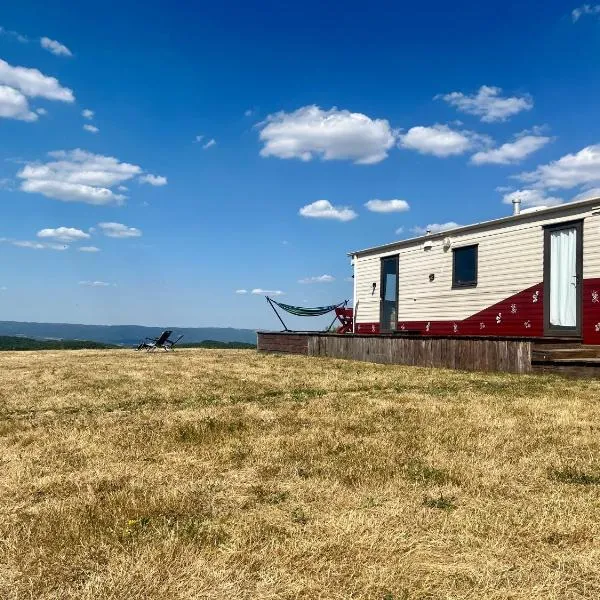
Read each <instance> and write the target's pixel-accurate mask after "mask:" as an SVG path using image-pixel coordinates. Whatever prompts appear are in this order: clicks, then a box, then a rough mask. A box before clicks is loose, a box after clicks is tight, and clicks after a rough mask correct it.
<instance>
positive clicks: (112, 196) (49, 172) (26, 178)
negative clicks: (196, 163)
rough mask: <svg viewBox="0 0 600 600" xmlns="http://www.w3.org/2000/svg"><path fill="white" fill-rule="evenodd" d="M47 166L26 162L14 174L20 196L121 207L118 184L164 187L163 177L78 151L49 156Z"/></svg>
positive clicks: (58, 152)
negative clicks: (136, 183)
mask: <svg viewBox="0 0 600 600" xmlns="http://www.w3.org/2000/svg"><path fill="white" fill-rule="evenodd" d="M48 155H49V156H50V158H51V159H53V160H50V161H48V162H45V163H43V162H29V163H26V164H25V166H24V167H23V168H22V169H21V170H20V171H19V172H18V173H17V177H18V178H19V179H21V185H20V189H21V190H22V191H23V192H28V193H37V194H42V195H44V196H46V197H48V198H54V199H55V200H61V201H63V202H84V203H86V204H94V205H107V204H114V205H120V204H123V203H124V202H125V200H126V198H127V197H126V196H125V195H124V194H122V193H119V192H120V191H121V190H120V189H119V188H120V187H121V186H122V184H123V183H124V182H126V181H129V180H131V179H133V178H136V177H137V178H138V181H140V182H141V183H149V184H150V185H155V186H156V185H159V186H162V185H165V184H166V183H167V179H166V177H163V176H160V175H151V174H149V173H144V171H143V169H142V168H141V167H140V166H138V165H134V164H131V163H126V162H121V161H120V160H118V159H117V158H114V157H112V156H103V155H101V154H93V153H91V152H88V151H86V150H81V149H79V148H77V149H75V150H57V151H54V152H49V153H48Z"/></svg>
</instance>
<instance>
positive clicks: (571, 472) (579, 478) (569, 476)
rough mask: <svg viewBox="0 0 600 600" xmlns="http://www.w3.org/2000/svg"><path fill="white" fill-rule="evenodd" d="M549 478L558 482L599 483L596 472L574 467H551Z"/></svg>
mask: <svg viewBox="0 0 600 600" xmlns="http://www.w3.org/2000/svg"><path fill="white" fill-rule="evenodd" d="M548 476H549V478H550V479H552V480H554V481H559V482H560V483H571V484H575V485H600V475H598V474H596V473H586V472H585V471H581V470H580V469H577V468H575V467H563V468H561V469H551V470H550V472H549V474H548Z"/></svg>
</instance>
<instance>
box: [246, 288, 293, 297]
mask: <svg viewBox="0 0 600 600" xmlns="http://www.w3.org/2000/svg"><path fill="white" fill-rule="evenodd" d="M235 293H236V294H240V295H244V294H254V295H255V296H283V295H284V294H285V292H282V291H281V290H263V289H262V288H254V289H253V290H244V289H241V290H235Z"/></svg>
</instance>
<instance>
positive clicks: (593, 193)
mask: <svg viewBox="0 0 600 600" xmlns="http://www.w3.org/2000/svg"><path fill="white" fill-rule="evenodd" d="M592 198H600V187H594V188H590V189H589V190H584V191H583V192H581V193H580V194H577V196H575V197H574V198H571V201H572V202H577V201H578V200H591V199H592Z"/></svg>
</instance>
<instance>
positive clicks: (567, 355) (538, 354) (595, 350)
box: [531, 345, 600, 361]
mask: <svg viewBox="0 0 600 600" xmlns="http://www.w3.org/2000/svg"><path fill="white" fill-rule="evenodd" d="M531 358H532V360H534V361H548V360H551V361H554V360H563V359H564V360H573V359H594V358H600V348H599V347H597V346H581V345H580V346H579V347H573V348H572V347H566V348H565V347H560V348H555V347H551V348H547V347H544V348H540V347H539V346H537V345H536V346H534V347H533V349H532V354H531Z"/></svg>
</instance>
